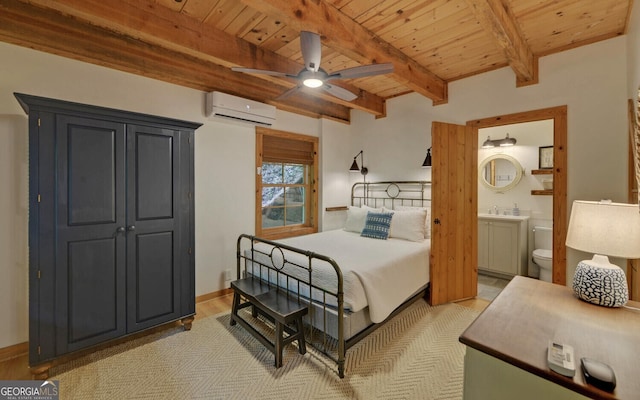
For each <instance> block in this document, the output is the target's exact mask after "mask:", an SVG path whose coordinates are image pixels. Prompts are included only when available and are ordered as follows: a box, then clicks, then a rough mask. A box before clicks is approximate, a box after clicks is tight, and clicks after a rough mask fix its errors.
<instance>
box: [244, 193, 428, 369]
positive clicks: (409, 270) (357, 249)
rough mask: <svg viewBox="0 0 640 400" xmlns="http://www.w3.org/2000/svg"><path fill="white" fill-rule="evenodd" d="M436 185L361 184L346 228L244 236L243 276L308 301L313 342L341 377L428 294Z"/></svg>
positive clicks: (308, 324) (348, 211)
mask: <svg viewBox="0 0 640 400" xmlns="http://www.w3.org/2000/svg"><path fill="white" fill-rule="evenodd" d="M430 189H431V186H430V184H429V182H426V181H403V182H372V183H357V184H355V185H354V186H353V187H352V191H351V204H352V205H351V206H350V207H348V208H347V209H346V210H343V211H346V214H347V218H346V221H345V225H344V227H343V228H342V229H338V230H333V231H326V232H320V233H316V234H311V235H305V236H298V237H294V238H288V239H283V240H278V241H271V240H266V239H262V238H258V237H255V236H250V235H246V234H243V235H240V237H239V238H238V244H237V261H238V263H237V274H238V278H244V277H253V278H255V279H260V280H262V281H263V282H265V283H267V284H269V285H271V286H273V287H274V288H276V289H277V290H279V291H284V292H286V293H287V294H288V295H289V296H290V297H295V298H296V299H297V300H298V301H299V302H302V303H305V304H308V305H309V309H310V312H309V314H308V315H307V316H306V317H305V321H304V322H305V326H306V327H307V331H306V333H305V337H307V342H308V343H309V344H310V345H311V346H313V347H314V348H316V349H317V350H319V351H320V352H321V353H323V354H324V355H326V356H327V357H329V358H330V359H332V360H333V361H335V362H336V364H337V370H338V375H339V376H340V377H341V378H342V377H344V363H345V357H346V351H347V350H348V349H349V348H350V347H352V346H353V345H354V344H355V343H357V342H358V341H360V340H361V339H362V338H364V337H366V336H367V335H368V334H369V333H371V332H372V331H373V330H375V329H376V328H377V327H379V326H380V325H381V324H383V323H384V322H385V321H387V320H388V319H390V318H391V317H392V316H394V315H395V314H396V313H398V312H400V311H401V310H402V309H404V308H405V307H406V306H408V305H409V304H411V303H412V302H413V301H415V300H418V299H420V298H421V297H423V296H426V295H427V293H428V288H429V283H428V281H429V250H430V235H429V224H430V223H429V221H430V217H429V214H430V213H429V209H430ZM394 218H395V219H394ZM385 229H386V232H384V231H385ZM380 231H383V232H382V233H381V232H380ZM385 235H386V236H385ZM380 236H383V237H380Z"/></svg>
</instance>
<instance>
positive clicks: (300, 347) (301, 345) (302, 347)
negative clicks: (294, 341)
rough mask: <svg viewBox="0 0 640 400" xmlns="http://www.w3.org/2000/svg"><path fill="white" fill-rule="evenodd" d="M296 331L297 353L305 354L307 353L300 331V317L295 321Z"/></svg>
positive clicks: (302, 334)
mask: <svg viewBox="0 0 640 400" xmlns="http://www.w3.org/2000/svg"><path fill="white" fill-rule="evenodd" d="M296 329H297V330H298V333H297V335H296V337H297V338H298V351H299V352H300V354H305V353H306V352H307V345H306V343H305V341H304V330H303V329H302V317H300V318H297V319H296Z"/></svg>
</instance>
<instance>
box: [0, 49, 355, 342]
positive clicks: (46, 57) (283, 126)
mask: <svg viewBox="0 0 640 400" xmlns="http://www.w3.org/2000/svg"><path fill="white" fill-rule="evenodd" d="M0 60H2V61H1V62H0V139H1V140H2V146H0V185H2V188H3V190H2V191H1V193H0V274H2V276H3V279H2V280H0V320H2V321H3V323H2V326H1V327H0V348H3V347H6V346H10V345H13V344H17V343H21V342H25V341H27V340H28V319H27V317H28V283H27V282H28V260H27V255H28V252H27V234H28V227H27V218H28V214H27V213H28V210H27V205H28V202H27V194H28V186H27V181H28V168H27V167H28V158H27V156H28V155H27V144H28V135H27V133H28V129H27V116H26V115H25V114H24V112H23V110H22V109H21V108H20V106H19V104H18V102H17V101H16V99H15V98H14V96H13V93H14V92H21V93H26V94H31V95H37V96H43V97H51V98H56V99H62V100H69V101H74V102H78V103H86V104H93V105H98V106H103V107H111V108H117V109H123V110H129V111H134V112H142V113H148V114H153V115H161V116H165V117H171V118H177V119H182V120H188V121H194V122H201V123H203V124H204V125H203V126H202V127H200V128H199V129H198V130H197V131H196V135H195V204H196V218H195V220H196V227H195V230H196V295H202V294H206V293H210V292H214V291H217V290H220V289H223V288H225V287H227V285H226V284H225V282H224V271H225V270H226V269H232V270H235V263H236V258H235V250H236V239H237V237H238V235H239V234H240V233H253V232H254V212H255V211H254V210H255V203H254V202H255V190H254V187H255V184H254V182H255V179H254V177H255V168H254V164H255V130H254V127H253V126H251V125H247V124H240V123H229V122H219V121H209V120H206V119H205V117H204V93H203V92H200V91H198V90H193V89H188V88H184V87H180V86H176V85H171V84H168V83H164V82H160V81H156V80H153V79H147V78H143V77H140V76H136V75H132V74H128V73H123V72H120V71H115V70H110V69H107V68H103V67H99V66H95V65H91V64H86V63H82V62H78V61H74V60H70V59H66V58H62V57H57V56H54V55H51V54H46V53H42V52H38V51H34V50H30V49H26V48H22V47H18V46H13V45H9V44H5V43H0ZM273 128H274V129H280V130H285V131H291V132H297V133H302V134H307V135H312V136H318V137H320V138H321V153H320V155H321V157H322V153H323V152H325V151H326V153H327V159H326V160H322V159H321V160H322V161H321V165H323V166H325V167H326V171H322V170H321V171H320V175H321V176H326V177H327V178H328V179H331V180H332V182H333V181H335V182H336V183H335V185H337V186H336V187H332V188H331V190H330V191H327V190H324V191H323V194H324V197H321V203H323V202H324V203H327V205H334V204H333V203H335V204H340V205H342V204H346V202H347V201H348V198H349V197H348V183H345V182H347V181H348V172H347V170H348V166H347V167H344V168H342V166H341V165H338V161H337V160H340V161H341V162H343V163H347V162H348V161H349V160H348V158H349V155H348V153H349V150H348V147H349V146H348V143H349V128H348V125H345V124H341V123H338V122H334V121H326V122H325V121H322V120H318V119H314V118H308V117H303V116H299V115H296V114H291V113H288V112H281V111H278V113H277V121H276V123H275V124H274V126H273ZM325 140H326V141H327V145H325V143H324V141H325ZM331 148H336V149H338V150H337V151H336V152H335V153H334V152H331V151H330V150H331ZM342 153H344V154H342ZM340 186H343V187H340ZM321 194H322V193H321ZM320 215H321V216H322V214H320ZM334 225H335V223H334Z"/></svg>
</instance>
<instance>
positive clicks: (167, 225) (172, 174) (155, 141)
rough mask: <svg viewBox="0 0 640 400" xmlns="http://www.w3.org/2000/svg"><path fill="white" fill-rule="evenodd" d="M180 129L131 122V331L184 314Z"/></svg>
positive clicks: (129, 194) (128, 171)
mask: <svg viewBox="0 0 640 400" xmlns="http://www.w3.org/2000/svg"><path fill="white" fill-rule="evenodd" d="M179 135H180V132H179V131H175V130H171V129H162V128H157V127H152V126H142V125H128V126H127V142H128V144H127V151H128V156H127V157H128V162H127V177H128V180H127V185H128V197H127V202H128V207H127V287H128V289H127V293H128V296H127V300H128V325H127V329H128V331H129V332H133V331H136V330H140V329H144V328H147V327H150V326H154V325H157V324H161V323H163V322H167V321H171V320H175V319H178V318H180V317H181V313H180V272H181V268H182V265H181V262H180V259H181V254H186V252H187V249H185V248H182V247H184V246H183V245H182V243H183V241H182V240H181V229H180V221H181V214H180V208H179V206H180V200H179V199H180V193H179V189H180V168H181V165H180V164H181V163H180V157H179V155H180V141H179Z"/></svg>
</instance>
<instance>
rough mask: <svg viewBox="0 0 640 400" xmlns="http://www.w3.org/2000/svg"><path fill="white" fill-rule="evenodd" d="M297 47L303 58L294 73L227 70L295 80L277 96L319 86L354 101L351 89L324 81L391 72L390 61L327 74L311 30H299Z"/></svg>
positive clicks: (242, 69)
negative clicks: (295, 73)
mask: <svg viewBox="0 0 640 400" xmlns="http://www.w3.org/2000/svg"><path fill="white" fill-rule="evenodd" d="M300 48H301V50H302V58H303V59H304V69H302V70H301V71H300V72H298V74H297V75H291V74H287V73H285V72H278V71H269V70H264V69H253V68H242V67H233V68H231V70H233V71H237V72H246V73H249V74H263V75H272V76H284V77H287V78H293V79H297V80H298V82H299V84H298V85H297V86H296V87H294V88H293V89H291V90H289V91H287V92H285V93H283V94H282V95H280V98H282V97H286V96H287V95H288V94H290V93H291V92H293V91H295V90H297V89H299V88H300V87H301V85H304V86H306V87H309V88H321V89H322V90H324V91H326V92H327V93H329V94H331V95H333V96H335V97H337V98H339V99H342V100H346V101H352V100H355V99H356V98H357V97H358V96H357V95H356V94H355V93H352V92H351V91H349V90H347V89H344V88H341V87H340V86H336V85H331V84H330V83H327V82H329V81H331V80H333V79H354V78H363V77H365V76H373V75H382V74H388V73H390V72H393V64H392V63H383V64H370V65H362V66H358V67H353V68H346V69H343V70H340V71H336V72H333V73H331V74H329V73H327V71H325V70H324V69H322V68H320V58H321V53H322V47H321V43H320V35H318V34H316V33H312V32H307V31H302V32H300Z"/></svg>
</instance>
